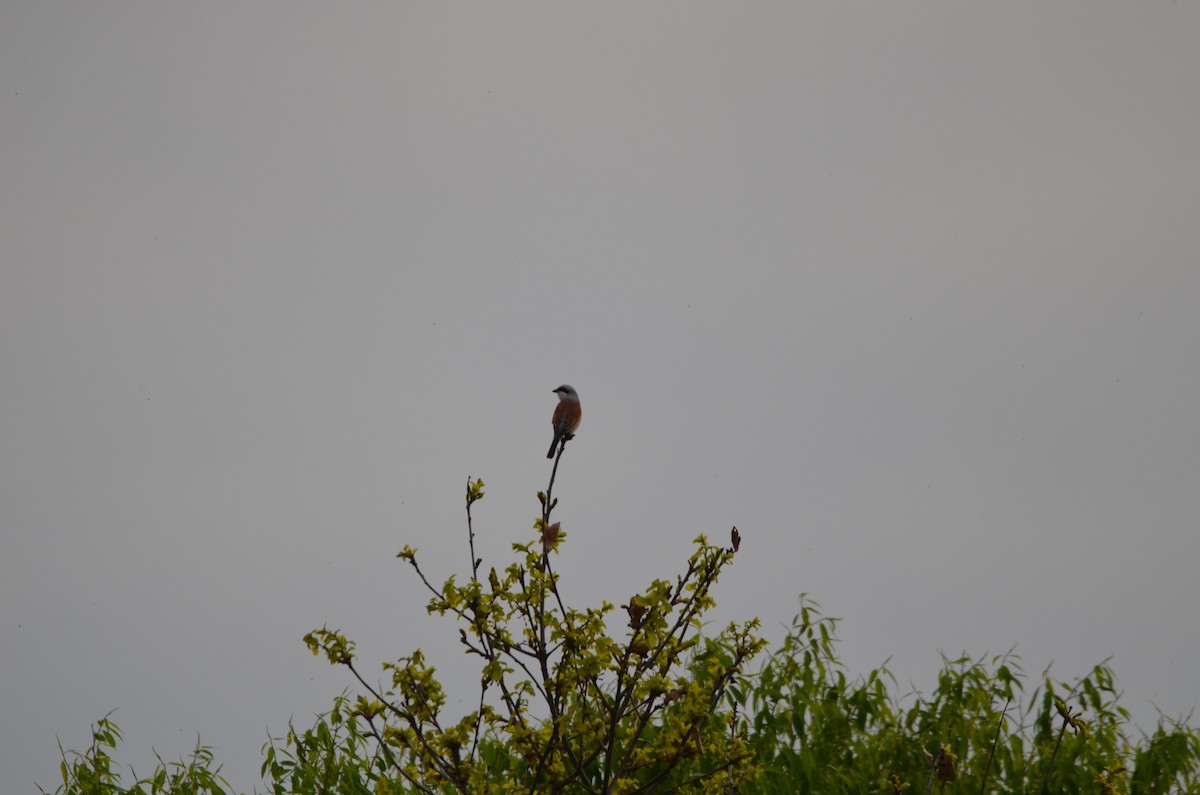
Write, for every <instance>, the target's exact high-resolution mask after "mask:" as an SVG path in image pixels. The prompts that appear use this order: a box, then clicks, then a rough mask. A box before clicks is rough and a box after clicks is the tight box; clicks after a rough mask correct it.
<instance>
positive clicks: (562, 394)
mask: <svg viewBox="0 0 1200 795" xmlns="http://www.w3.org/2000/svg"><path fill="white" fill-rule="evenodd" d="M554 394H556V395H558V405H557V406H555V407H554V419H552V420H551V422H552V423H553V424H554V441H553V443H551V445H550V452H548V453H546V458H554V450H555V449H556V448H557V447H558V443H559V442H560V441H562V439H563V438H564V437H566V438H567V439H570V438H571V437H572V436H574V435H575V429H576V428H578V427H579V420H580V419H581V418H582V417H583V409H582V408H581V407H580V405H579V393H578V392H576V391H575V387H573V386H567V385H566V384H563V385H562V386H560V387H559V388H558V389H556V390H554Z"/></svg>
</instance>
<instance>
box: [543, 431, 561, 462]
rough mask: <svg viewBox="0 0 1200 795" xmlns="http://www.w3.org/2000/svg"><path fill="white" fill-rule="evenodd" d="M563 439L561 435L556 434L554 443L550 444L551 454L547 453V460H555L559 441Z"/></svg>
mask: <svg viewBox="0 0 1200 795" xmlns="http://www.w3.org/2000/svg"><path fill="white" fill-rule="evenodd" d="M561 438H562V436H560V435H559V434H557V433H556V434H554V441H553V442H551V443H550V452H548V453H546V458H554V451H555V449H556V448H557V447H558V440H559V439H561Z"/></svg>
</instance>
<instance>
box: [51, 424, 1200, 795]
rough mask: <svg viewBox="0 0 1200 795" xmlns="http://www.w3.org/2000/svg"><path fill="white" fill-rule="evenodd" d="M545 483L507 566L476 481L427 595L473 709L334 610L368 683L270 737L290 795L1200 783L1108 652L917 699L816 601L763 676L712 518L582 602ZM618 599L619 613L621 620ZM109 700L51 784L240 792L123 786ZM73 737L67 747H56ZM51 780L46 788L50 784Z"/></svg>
mask: <svg viewBox="0 0 1200 795" xmlns="http://www.w3.org/2000/svg"><path fill="white" fill-rule="evenodd" d="M563 449H564V448H563V447H560V448H559V451H558V458H556V459H555V463H554V470H553V473H552V474H551V478H550V485H549V487H548V488H547V490H546V491H545V492H542V493H539V494H538V498H539V501H540V503H541V508H542V510H541V515H540V517H539V518H538V519H537V520H536V522H535V523H534V528H535V531H536V533H537V535H536V537H535V539H534V540H533V541H530V542H525V543H517V544H514V545H513V551H514V553H515V560H514V561H513V562H511V563H510V564H508V565H507V566H506V567H505V568H504V569H503V570H502V571H498V570H497V569H496V568H494V567H489V568H488V569H487V571H486V574H485V573H483V572H484V569H483V561H482V560H481V559H479V558H477V557H476V556H475V545H474V539H475V535H474V526H473V518H472V514H471V509H472V506H473V505H474V504H475V503H477V502H478V501H479V500H480V499H482V498H483V482H482V481H481V480H476V481H471V480H468V482H467V490H466V512H467V541H468V545H469V547H470V553H471V571H470V574H469V575H468V576H467V577H466V579H465V581H464V582H463V583H462V584H459V583H458V582H457V581H456V578H455V577H453V576H451V577H449V578H448V579H446V580H445V582H444V583H443V584H442V585H441V586H440V587H438V586H435V585H433V584H432V582H431V581H430V580H429V579H428V578H427V576H426V574H425V572H424V571H422V569H421V567H420V566H419V564H418V561H417V553H416V551H415V550H412V549H410V548H408V547H405V548H404V549H403V550H401V552H400V553H399V557H400V558H401V559H403V560H405V561H406V562H408V563H409V564H410V565H411V566H412V567H413V569H414V570H415V572H416V573H417V575H418V577H420V579H421V580H422V582H423V583H424V584H425V586H426V588H427V589H428V590H429V592H430V595H431V596H430V601H429V603H428V606H427V609H428V610H429V611H430V612H431V613H436V614H438V615H447V614H449V615H450V616H451V617H452V618H453V619H454V620H455V621H456V622H457V623H458V624H459V627H458V641H459V643H461V644H462V646H463V647H464V648H465V649H466V651H467V652H468V653H470V654H472V655H475V656H476V657H478V659H479V662H480V683H479V693H478V699H477V701H475V700H472V703H476V704H477V706H476V707H475V708H474V709H472V710H471V711H470V712H468V714H466V715H464V716H455V715H448V714H447V713H446V709H445V705H446V702H447V698H446V695H445V692H444V690H443V688H442V685H441V683H440V682H439V681H438V680H437V678H436V676H435V674H436V672H435V671H434V669H433V668H432V667H431V666H429V665H428V663H427V662H426V660H425V657H424V655H423V654H422V653H421V651H420V650H414V651H412V652H411V653H409V654H408V655H407V656H405V657H401V658H400V659H399V660H397V661H396V662H391V663H385V664H384V665H383V669H384V671H385V672H386V674H387V675H388V677H389V678H390V683H391V684H390V687H387V688H385V689H382V690H381V689H379V688H376V687H374V686H372V685H371V684H370V682H369V681H368V680H367V679H366V677H365V676H363V674H362V673H361V672H360V670H359V668H358V663H357V659H356V657H355V654H354V643H353V642H352V641H351V640H349V639H348V638H346V637H345V636H343V635H342V634H341V633H339V632H338V631H337V630H331V629H329V628H327V627H323V628H321V629H319V630H314V631H313V632H311V633H309V634H308V635H307V636H306V637H305V642H306V644H307V645H308V647H309V649H310V650H311V651H312V652H313V653H314V654H324V655H325V656H326V657H327V658H328V660H329V661H330V662H331V663H333V664H336V665H342V666H345V667H346V668H347V669H348V670H349V671H350V672H351V674H352V675H353V676H354V677H355V679H357V681H358V683H359V686H360V687H361V688H362V691H363V693H362V695H357V696H351V695H348V694H346V693H344V694H343V695H341V696H339V697H338V698H336V699H335V700H334V703H333V708H332V709H331V710H330V712H329V713H327V714H324V715H320V716H317V718H316V722H315V723H314V724H313V726H312V728H310V729H306V730H304V731H297V730H296V728H295V727H294V726H291V725H289V727H288V731H287V733H286V735H285V736H283V737H281V738H273V739H271V740H270V741H268V743H267V744H266V745H265V746H264V748H263V752H264V756H265V758H264V761H263V764H262V776H263V785H264V787H265V792H268V793H273V795H317V794H318V793H320V794H322V795H324V794H326V793H339V794H344V795H368V794H369V793H373V794H376V795H388V793H410V792H420V793H451V792H459V793H487V792H501V791H502V792H506V793H535V792H537V793H541V792H553V793H651V792H663V793H666V792H676V791H680V792H685V791H686V792H703V793H718V792H741V793H784V792H786V793H822V795H840V794H841V793H845V794H846V795H849V794H850V793H854V795H861V794H862V793H870V792H878V793H893V794H894V795H895V794H898V793H904V792H915V791H916V790H917V788H920V789H921V791H923V792H929V791H930V790H931V789H932V787H933V786H935V785H936V786H938V788H939V791H944V790H946V789H947V788H948V789H949V790H950V791H952V792H972V793H973V792H980V793H987V792H993V793H1032V792H1037V793H1040V792H1042V791H1049V792H1055V793H1081V792H1101V793H1131V795H1151V794H1158V793H1172V792H1189V793H1191V792H1200V731H1198V730H1197V729H1196V728H1194V727H1192V726H1190V725H1187V724H1185V723H1182V722H1175V721H1171V720H1167V719H1165V718H1163V719H1160V721H1159V723H1158V726H1157V727H1156V729H1155V731H1154V733H1153V734H1151V735H1150V736H1143V737H1142V738H1140V740H1138V741H1131V740H1130V739H1129V738H1128V737H1127V735H1126V734H1125V727H1126V726H1127V724H1128V721H1129V714H1128V712H1127V711H1126V710H1125V709H1124V708H1122V707H1120V706H1119V705H1118V703H1117V702H1118V697H1119V693H1118V691H1117V689H1116V680H1115V677H1114V675H1113V672H1112V671H1111V669H1110V668H1109V667H1108V666H1107V664H1106V663H1101V664H1099V665H1097V666H1096V667H1095V668H1093V669H1092V670H1091V671H1090V672H1089V673H1088V674H1087V675H1085V676H1083V677H1081V678H1079V679H1077V680H1075V681H1074V682H1071V683H1065V682H1062V681H1059V680H1056V679H1054V678H1053V677H1051V676H1050V674H1049V671H1046V672H1043V674H1042V676H1041V677H1040V679H1039V680H1038V681H1037V683H1036V686H1034V687H1033V688H1032V689H1031V690H1027V687H1028V686H1029V684H1030V682H1029V678H1028V677H1027V676H1026V675H1025V673H1024V671H1023V670H1022V669H1021V665H1020V660H1019V658H1017V657H1016V655H1014V654H1012V653H1011V652H1010V653H1007V654H1003V655H999V656H997V657H993V658H990V659H972V658H969V657H965V656H964V657H961V658H958V659H953V660H951V659H944V660H943V665H942V669H941V671H940V673H939V676H938V680H937V686H936V688H935V689H934V691H933V692H932V693H931V694H929V695H928V696H925V695H921V694H916V695H913V696H909V697H906V698H903V699H902V698H900V697H898V696H897V695H896V694H895V686H896V682H895V680H894V679H893V677H892V675H891V674H890V673H889V672H888V670H887V668H886V667H885V666H881V667H879V668H877V669H874V670H872V671H870V672H868V673H867V674H865V675H862V676H858V677H855V678H850V677H849V676H848V675H847V673H846V671H845V669H844V667H843V665H842V664H841V663H840V662H839V661H838V659H837V656H836V653H835V644H836V632H835V630H836V623H837V622H836V620H835V619H833V618H829V617H825V616H822V615H821V614H820V612H819V610H818V608H817V605H816V604H815V603H813V602H811V601H809V600H807V599H806V598H805V597H803V596H802V597H801V603H800V612H799V614H798V615H797V616H796V617H795V619H794V620H793V622H792V625H791V627H790V630H789V631H788V633H787V636H786V637H785V638H784V639H783V641H782V643H780V644H779V645H778V646H777V647H776V648H775V649H774V650H772V651H770V652H769V654H768V655H767V656H766V658H765V659H764V660H763V661H762V662H761V663H760V664H759V667H758V670H757V671H756V672H750V671H748V670H747V668H748V666H749V664H750V663H751V661H752V660H753V659H754V658H755V657H756V656H757V655H758V654H759V653H760V652H761V651H763V649H764V647H765V643H764V641H762V640H761V639H760V638H758V636H757V632H758V622H757V620H751V621H748V622H745V623H741V624H738V623H733V624H730V625H729V626H727V627H725V628H724V629H723V630H722V631H720V632H719V633H717V634H716V635H715V636H712V637H704V636H702V635H701V634H699V631H700V628H701V625H702V619H703V616H704V615H705V613H706V612H707V611H708V610H710V609H711V608H712V607H713V606H714V604H715V602H714V598H713V595H712V591H713V588H714V586H715V585H716V582H717V579H718V577H719V575H720V574H721V572H722V571H723V570H724V568H725V567H726V566H728V565H729V564H730V563H732V561H733V559H734V556H735V554H736V553H737V550H738V547H739V545H740V537H739V534H738V532H737V529H736V528H735V529H734V530H733V531H732V533H731V535H730V545H729V546H728V547H719V546H714V545H712V544H710V543H709V542H708V540H707V539H706V538H705V537H704V536H700V537H698V538H697V539H696V541H695V546H696V548H695V551H694V552H693V554H692V555H691V556H690V557H689V558H688V560H687V565H686V568H685V570H684V572H683V573H682V574H679V575H677V576H676V577H675V578H673V579H671V580H655V581H653V582H651V583H650V584H649V586H648V587H647V588H645V589H644V590H642V591H640V592H638V593H635V594H632V595H630V596H629V597H628V599H627V601H626V603H625V604H623V605H621V606H620V608H621V612H620V613H618V612H617V608H615V607H614V606H613V605H612V604H610V603H608V602H602V603H601V604H600V605H599V606H598V607H589V608H583V609H579V608H575V607H568V606H567V604H566V599H565V598H564V595H563V589H562V587H561V583H560V580H559V577H558V575H557V574H555V572H554V570H553V567H552V560H553V556H554V555H555V554H557V552H558V550H559V548H560V547H561V545H562V544H563V542H564V541H565V539H566V533H565V532H563V529H562V527H561V525H560V524H559V523H557V522H551V518H552V517H551V515H552V513H553V511H554V509H555V507H556V506H557V500H555V499H554V497H553V488H554V478H555V475H556V474H557V471H558V465H559V462H560V461H561V457H562V453H563ZM614 615H620V616H621V620H622V621H623V623H624V626H623V627H622V628H621V629H620V631H618V632H616V633H613V632H611V631H610V630H609V623H610V620H611V618H612V617H613V616H614ZM120 739H121V735H120V731H119V729H118V728H117V726H116V725H115V724H114V723H113V722H112V721H111V720H110V718H109V716H105V717H104V718H102V719H100V720H99V721H98V722H97V724H96V725H95V726H93V728H92V744H91V746H90V747H89V748H88V749H86V750H85V751H83V752H78V751H69V752H68V751H63V752H62V764H61V766H60V773H61V777H62V784H61V785H60V786H59V787H58V788H57V789H56V790H55V791H54V792H55V793H56V795H57V794H58V793H61V794H62V795H85V794H86V795H102V794H103V795H159V794H160V793H161V794H162V795H167V794H168V793H169V794H170V795H226V793H231V792H232V790H231V789H230V786H229V784H228V782H227V781H225V779H223V778H222V777H221V776H220V775H219V770H220V768H219V767H214V762H213V757H212V754H211V752H210V750H209V749H208V748H206V747H204V746H201V745H199V743H197V746H196V748H195V750H194V751H193V752H192V754H191V755H190V756H189V757H187V758H186V759H181V760H180V761H179V762H173V763H166V762H164V761H163V760H162V759H161V758H159V764H158V765H157V767H156V768H155V770H154V771H153V773H152V774H151V775H150V776H149V777H147V778H141V779H137V778H136V777H134V778H135V780H134V781H133V783H131V784H129V785H125V784H124V783H123V781H122V777H121V775H120V774H119V772H118V771H117V769H116V766H115V764H114V760H113V752H114V751H115V750H116V748H117V745H118V744H119V742H120ZM60 750H61V749H60ZM43 793H45V791H44V790H43Z"/></svg>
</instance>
